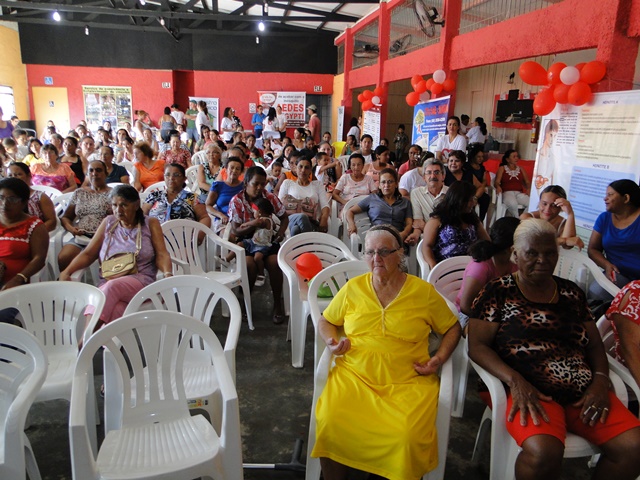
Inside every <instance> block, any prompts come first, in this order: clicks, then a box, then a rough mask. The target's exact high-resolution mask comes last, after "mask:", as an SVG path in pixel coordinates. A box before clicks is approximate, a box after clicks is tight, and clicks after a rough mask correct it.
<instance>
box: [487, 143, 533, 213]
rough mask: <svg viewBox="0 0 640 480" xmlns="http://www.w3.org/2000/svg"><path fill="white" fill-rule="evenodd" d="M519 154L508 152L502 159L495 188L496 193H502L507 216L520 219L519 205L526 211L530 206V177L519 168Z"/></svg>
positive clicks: (513, 151)
mask: <svg viewBox="0 0 640 480" xmlns="http://www.w3.org/2000/svg"><path fill="white" fill-rule="evenodd" d="M518 160H520V157H519V156H518V152H516V151H515V150H507V151H506V152H505V153H504V156H503V157H502V163H501V164H500V168H498V173H496V180H495V182H494V186H495V187H496V193H497V194H501V193H502V203H503V204H504V205H505V206H506V207H507V214H508V215H510V216H512V217H516V218H518V217H519V216H520V214H519V213H518V205H521V206H523V207H524V209H525V210H526V209H527V207H528V206H529V195H528V192H529V187H530V186H531V183H530V182H529V177H528V176H527V173H526V172H525V171H524V170H523V169H522V168H520V167H519V166H518Z"/></svg>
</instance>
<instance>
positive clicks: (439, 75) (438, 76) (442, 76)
mask: <svg viewBox="0 0 640 480" xmlns="http://www.w3.org/2000/svg"><path fill="white" fill-rule="evenodd" d="M446 79H447V74H446V73H445V72H444V70H436V71H435V72H433V81H434V82H436V83H443V82H444V81H445V80H446Z"/></svg>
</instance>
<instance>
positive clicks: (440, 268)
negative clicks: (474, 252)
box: [427, 255, 473, 303]
mask: <svg viewBox="0 0 640 480" xmlns="http://www.w3.org/2000/svg"><path fill="white" fill-rule="evenodd" d="M472 261H473V258H472V257H470V256H468V255H464V256H461V257H451V258H446V259H444V260H442V261H441V262H439V263H438V264H437V265H436V266H435V267H433V269H432V270H431V271H430V272H429V276H428V277H427V282H429V283H430V284H431V285H433V286H434V287H435V288H436V290H437V291H438V292H439V293H440V295H442V296H443V297H445V298H446V299H447V300H449V301H450V302H453V303H455V301H456V296H457V295H458V292H459V291H460V289H461V288H462V278H463V277H464V270H465V268H467V265H468V264H469V262H472Z"/></svg>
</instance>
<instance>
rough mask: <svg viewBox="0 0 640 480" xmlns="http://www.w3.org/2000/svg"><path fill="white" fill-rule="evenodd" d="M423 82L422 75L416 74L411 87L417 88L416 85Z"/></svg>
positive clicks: (412, 78)
mask: <svg viewBox="0 0 640 480" xmlns="http://www.w3.org/2000/svg"><path fill="white" fill-rule="evenodd" d="M422 80H423V78H422V75H418V74H415V75H414V76H413V77H411V86H412V87H413V88H416V83H418V82H421V81H422Z"/></svg>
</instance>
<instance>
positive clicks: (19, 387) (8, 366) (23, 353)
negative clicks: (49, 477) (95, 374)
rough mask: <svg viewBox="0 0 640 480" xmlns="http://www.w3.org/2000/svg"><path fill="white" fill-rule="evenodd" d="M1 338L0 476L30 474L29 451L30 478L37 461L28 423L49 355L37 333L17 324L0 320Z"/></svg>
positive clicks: (45, 372)
mask: <svg viewBox="0 0 640 480" xmlns="http://www.w3.org/2000/svg"><path fill="white" fill-rule="evenodd" d="M0 339H1V340H0V445H1V447H0V450H2V455H0V477H2V478H3V479H16V480H17V479H24V478H26V476H25V468H27V470H29V468H28V466H27V465H25V452H26V453H27V454H28V455H30V456H31V458H30V461H31V463H32V469H33V468H34V469H35V471H28V473H29V474H30V475H29V478H34V476H32V474H38V472H37V465H36V464H35V459H33V457H32V455H33V452H32V451H31V448H30V446H28V445H25V441H24V439H25V438H26V437H25V435H24V427H25V422H26V419H27V414H28V413H29V408H30V407H31V405H32V404H33V402H34V400H35V398H36V396H37V395H38V392H39V391H40V387H42V384H43V383H44V380H45V378H46V376H47V370H48V365H47V364H48V361H47V356H46V354H45V352H44V351H43V349H42V346H41V345H40V343H39V342H38V340H36V338H35V337H34V336H33V335H31V334H30V333H29V332H27V331H26V330H24V329H22V328H20V327H16V326H15V325H10V324H7V323H0ZM25 447H26V448H25ZM36 478H38V477H36Z"/></svg>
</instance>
